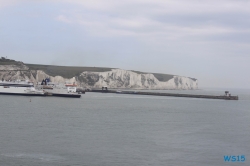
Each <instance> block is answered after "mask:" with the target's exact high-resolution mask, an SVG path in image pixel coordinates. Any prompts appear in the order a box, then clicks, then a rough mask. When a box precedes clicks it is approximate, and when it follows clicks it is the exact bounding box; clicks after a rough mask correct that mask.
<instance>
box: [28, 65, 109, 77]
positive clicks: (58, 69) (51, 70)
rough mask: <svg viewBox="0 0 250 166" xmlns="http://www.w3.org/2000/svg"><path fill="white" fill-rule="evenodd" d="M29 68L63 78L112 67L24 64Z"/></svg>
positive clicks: (102, 70) (107, 69) (106, 69)
mask: <svg viewBox="0 0 250 166" xmlns="http://www.w3.org/2000/svg"><path fill="white" fill-rule="evenodd" d="M25 65H27V66H28V67H29V69H30V70H43V71H44V72H45V73H46V74H48V75H50V76H53V77H54V76H58V75H59V76H62V77H64V78H72V77H74V76H78V75H80V73H82V72H84V71H92V72H105V71H111V69H112V68H104V67H75V66H51V65H37V64H25Z"/></svg>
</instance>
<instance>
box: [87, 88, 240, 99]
mask: <svg viewBox="0 0 250 166" xmlns="http://www.w3.org/2000/svg"><path fill="white" fill-rule="evenodd" d="M87 92H98V93H119V94H131V95H151V96H171V97H188V98H202V99H222V100H239V97H238V96H231V95H228V94H227V93H226V94H225V95H221V96H215V95H195V94H179V93H158V92H140V91H115V90H94V89H93V90H90V91H87ZM226 92H227V91H226Z"/></svg>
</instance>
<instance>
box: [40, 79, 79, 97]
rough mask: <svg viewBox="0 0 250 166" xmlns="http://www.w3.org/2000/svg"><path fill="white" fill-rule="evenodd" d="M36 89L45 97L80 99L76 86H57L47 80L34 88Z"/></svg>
mask: <svg viewBox="0 0 250 166" xmlns="http://www.w3.org/2000/svg"><path fill="white" fill-rule="evenodd" d="M36 88H37V89H39V90H43V91H44V93H45V95H46V96H57V97H72V98H80V97H81V94H79V93H77V91H76V88H77V85H76V84H75V83H73V84H66V83H65V84H57V83H53V82H50V79H49V78H46V79H44V80H43V81H42V82H41V83H38V84H37V86H36Z"/></svg>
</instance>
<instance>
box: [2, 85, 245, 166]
mask: <svg viewBox="0 0 250 166" xmlns="http://www.w3.org/2000/svg"><path fill="white" fill-rule="evenodd" d="M168 92H169V91H168ZM170 92H173V93H176V92H177V93H194V94H217V95H218V94H223V91H221V90H210V89H208V90H206V89H204V90H197V91H170ZM232 92H233V93H232V95H233V94H234V95H239V100H238V101H228V100H215V99H194V98H177V97H161V96H141V95H125V94H103V93H86V94H83V95H82V98H80V99H70V98H53V97H21V96H0V166H151V165H152V166H172V165H173V166H193V165H199V166H210V165H227V166H228V165H250V132H249V131H250V130H249V129H250V91H249V90H248V91H247V90H232ZM30 101H31V102H30ZM225 155H235V156H238V155H244V156H245V159H246V160H245V161H244V162H225V161H224V156H225Z"/></svg>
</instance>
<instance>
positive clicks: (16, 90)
mask: <svg viewBox="0 0 250 166" xmlns="http://www.w3.org/2000/svg"><path fill="white" fill-rule="evenodd" d="M0 94H2V95H21V96H44V92H43V91H39V90H36V89H35V87H34V84H33V82H30V81H28V80H17V81H5V80H3V79H2V81H0Z"/></svg>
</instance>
